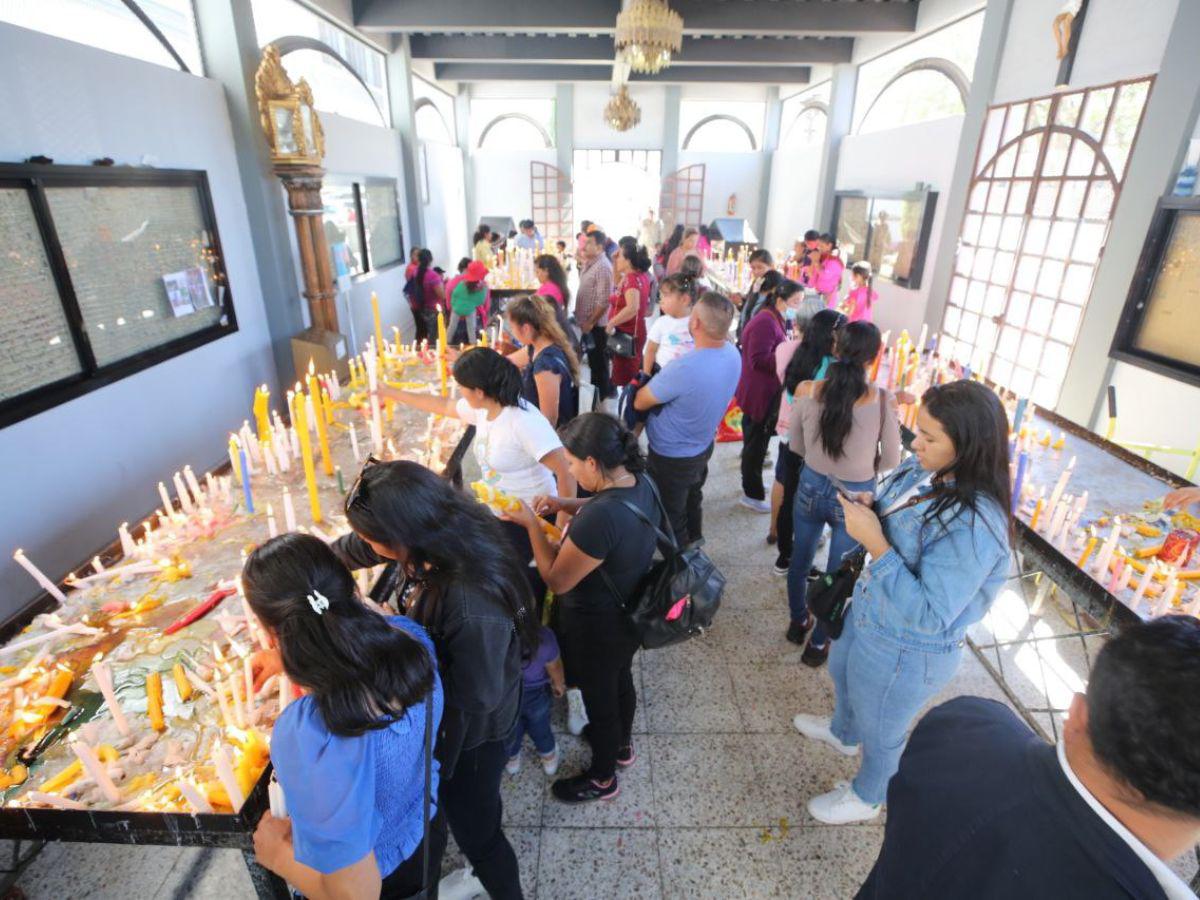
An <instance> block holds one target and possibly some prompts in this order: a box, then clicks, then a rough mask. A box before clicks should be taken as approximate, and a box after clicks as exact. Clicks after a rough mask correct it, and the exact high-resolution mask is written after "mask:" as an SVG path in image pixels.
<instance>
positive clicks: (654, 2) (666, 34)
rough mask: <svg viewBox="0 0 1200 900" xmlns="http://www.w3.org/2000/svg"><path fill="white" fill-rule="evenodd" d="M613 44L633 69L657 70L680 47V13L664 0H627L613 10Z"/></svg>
mask: <svg viewBox="0 0 1200 900" xmlns="http://www.w3.org/2000/svg"><path fill="white" fill-rule="evenodd" d="M616 44H617V51H618V52H622V53H624V54H625V56H626V58H627V59H628V60H629V63H630V65H631V67H632V68H633V71H635V72H644V73H646V74H650V75H652V74H654V73H655V72H661V71H662V70H663V69H665V68H666V67H667V66H669V65H670V64H671V54H672V53H678V52H679V50H680V48H682V47H683V17H682V16H680V15H679V13H677V12H675V11H674V10H672V9H671V7H669V6H667V2H666V0H630V2H629V3H628V4H627V5H626V7H625V8H624V9H623V10H621V12H619V13H617V36H616Z"/></svg>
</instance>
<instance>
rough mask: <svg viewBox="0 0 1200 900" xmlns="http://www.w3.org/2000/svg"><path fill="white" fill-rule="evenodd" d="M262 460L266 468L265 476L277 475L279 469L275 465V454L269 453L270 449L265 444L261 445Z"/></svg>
mask: <svg viewBox="0 0 1200 900" xmlns="http://www.w3.org/2000/svg"><path fill="white" fill-rule="evenodd" d="M262 458H263V462H264V463H265V464H266V467H267V474H268V475H278V474H279V467H278V466H277V465H275V454H274V453H272V452H271V448H270V446H268V445H267V444H263V445H262Z"/></svg>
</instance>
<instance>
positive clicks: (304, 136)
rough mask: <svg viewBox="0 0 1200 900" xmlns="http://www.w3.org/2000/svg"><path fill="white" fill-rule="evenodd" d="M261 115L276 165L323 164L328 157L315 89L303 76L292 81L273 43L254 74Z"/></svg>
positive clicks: (264, 51) (266, 49) (260, 118)
mask: <svg viewBox="0 0 1200 900" xmlns="http://www.w3.org/2000/svg"><path fill="white" fill-rule="evenodd" d="M254 94H255V96H256V97H257V98H258V115H259V121H260V123H261V124H262V129H263V133H264V134H266V136H267V146H268V148H270V151H271V161H272V162H273V163H275V164H277V165H287V166H295V165H308V166H311V165H320V163H321V159H322V158H323V157H324V156H325V132H324V131H323V130H322V128H321V120H320V119H319V118H317V111H316V109H314V108H313V96H312V89H311V88H309V86H308V82H307V81H305V80H304V79H303V78H301V79H300V83H299V84H293V83H292V80H291V79H290V78H289V77H288V74H287V72H286V71H285V70H284V68H283V61H282V60H281V59H280V56H279V50H278V49H277V48H276V47H275V45H274V44H267V46H266V47H264V48H263V56H262V62H260V63H259V65H258V71H257V72H256V73H255V75H254Z"/></svg>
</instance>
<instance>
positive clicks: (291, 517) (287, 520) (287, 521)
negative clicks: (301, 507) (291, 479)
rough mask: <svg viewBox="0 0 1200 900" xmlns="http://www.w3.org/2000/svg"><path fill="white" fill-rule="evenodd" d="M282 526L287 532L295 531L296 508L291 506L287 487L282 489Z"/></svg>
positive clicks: (290, 494) (289, 491)
mask: <svg viewBox="0 0 1200 900" xmlns="http://www.w3.org/2000/svg"><path fill="white" fill-rule="evenodd" d="M283 524H284V526H285V527H286V528H287V530H288V531H295V530H296V507H295V506H293V505H292V492H291V490H290V489H289V488H288V487H287V485H284V488H283Z"/></svg>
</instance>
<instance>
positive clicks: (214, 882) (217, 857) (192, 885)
mask: <svg viewBox="0 0 1200 900" xmlns="http://www.w3.org/2000/svg"><path fill="white" fill-rule="evenodd" d="M159 896H160V897H171V898H173V900H183V898H185V897H222V898H230V900H235V898H238V900H240V898H243V897H244V898H247V900H250V898H253V897H254V896H255V893H254V885H253V884H251V882H250V874H249V872H248V871H247V870H246V859H245V857H244V856H242V852H241V851H240V850H210V849H199V848H191V847H189V848H186V849H185V850H184V851H183V853H182V854H181V856H180V858H179V861H178V862H176V863H175V868H174V869H172V870H171V873H170V875H169V876H168V877H167V880H166V882H165V883H164V884H163V886H162V887H161V888H160V894H159Z"/></svg>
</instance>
